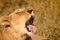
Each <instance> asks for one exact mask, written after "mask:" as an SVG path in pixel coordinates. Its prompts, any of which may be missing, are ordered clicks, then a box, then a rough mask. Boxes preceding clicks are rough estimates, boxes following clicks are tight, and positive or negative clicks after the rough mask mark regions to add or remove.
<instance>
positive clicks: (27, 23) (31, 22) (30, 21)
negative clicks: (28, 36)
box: [25, 16, 34, 32]
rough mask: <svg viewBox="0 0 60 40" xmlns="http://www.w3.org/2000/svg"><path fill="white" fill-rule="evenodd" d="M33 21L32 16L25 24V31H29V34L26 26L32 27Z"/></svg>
mask: <svg viewBox="0 0 60 40" xmlns="http://www.w3.org/2000/svg"><path fill="white" fill-rule="evenodd" d="M33 21H34V17H33V16H31V18H30V19H29V20H27V21H26V23H25V27H26V28H27V30H28V31H29V32H31V31H30V30H29V29H28V27H27V26H28V25H34V24H33Z"/></svg>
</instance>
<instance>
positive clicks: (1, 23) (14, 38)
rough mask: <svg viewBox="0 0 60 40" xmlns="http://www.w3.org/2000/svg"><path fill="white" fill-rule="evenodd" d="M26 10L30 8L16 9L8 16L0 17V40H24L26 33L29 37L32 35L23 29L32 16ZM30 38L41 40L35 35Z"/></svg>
mask: <svg viewBox="0 0 60 40" xmlns="http://www.w3.org/2000/svg"><path fill="white" fill-rule="evenodd" d="M28 9H30V8H23V9H17V10H15V11H14V12H13V13H11V14H10V15H8V16H7V15H6V16H2V17H0V40H24V39H25V38H26V36H24V35H25V34H26V33H27V34H28V35H29V36H30V35H31V34H32V33H31V32H28V31H27V29H26V28H25V22H26V21H27V20H28V19H29V18H30V17H31V16H32V15H34V14H33V13H32V14H29V13H28V12H27V10H28ZM7 26H8V27H7ZM31 37H32V40H41V39H40V38H41V37H39V36H36V35H33V36H31Z"/></svg>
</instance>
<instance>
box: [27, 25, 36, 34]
mask: <svg viewBox="0 0 60 40" xmlns="http://www.w3.org/2000/svg"><path fill="white" fill-rule="evenodd" d="M27 28H28V29H29V31H31V32H32V33H36V27H35V26H34V25H28V26H27Z"/></svg>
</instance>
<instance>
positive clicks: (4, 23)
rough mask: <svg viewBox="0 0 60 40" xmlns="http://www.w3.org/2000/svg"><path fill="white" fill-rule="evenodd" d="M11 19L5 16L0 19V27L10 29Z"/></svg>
mask: <svg viewBox="0 0 60 40" xmlns="http://www.w3.org/2000/svg"><path fill="white" fill-rule="evenodd" d="M10 24H11V23H10V18H9V17H8V16H3V17H1V18H0V27H4V28H5V27H6V28H7V27H10Z"/></svg>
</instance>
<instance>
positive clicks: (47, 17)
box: [0, 0, 60, 40]
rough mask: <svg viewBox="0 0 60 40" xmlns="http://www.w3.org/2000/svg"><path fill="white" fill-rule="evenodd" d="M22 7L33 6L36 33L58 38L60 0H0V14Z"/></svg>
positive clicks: (54, 38) (6, 13)
mask: <svg viewBox="0 0 60 40" xmlns="http://www.w3.org/2000/svg"><path fill="white" fill-rule="evenodd" d="M23 7H32V8H33V10H34V13H35V22H34V23H35V25H36V26H37V35H39V36H43V37H47V38H49V40H60V0H0V16H3V15H8V14H10V13H11V12H13V11H14V10H16V9H18V8H23Z"/></svg>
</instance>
